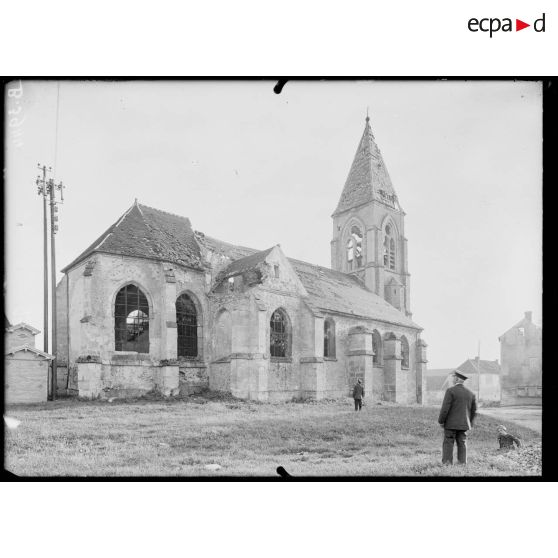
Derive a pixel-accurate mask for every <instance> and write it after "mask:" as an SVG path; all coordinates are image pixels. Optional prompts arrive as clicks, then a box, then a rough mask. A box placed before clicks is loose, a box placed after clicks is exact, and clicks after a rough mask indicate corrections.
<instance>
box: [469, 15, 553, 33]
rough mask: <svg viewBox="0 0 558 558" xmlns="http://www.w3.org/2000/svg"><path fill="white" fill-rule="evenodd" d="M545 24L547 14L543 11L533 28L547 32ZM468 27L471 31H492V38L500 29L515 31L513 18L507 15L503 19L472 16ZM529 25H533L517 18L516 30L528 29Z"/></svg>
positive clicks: (540, 31)
mask: <svg viewBox="0 0 558 558" xmlns="http://www.w3.org/2000/svg"><path fill="white" fill-rule="evenodd" d="M544 26H545V14H544V13H543V15H542V16H541V17H540V18H539V19H536V20H535V21H534V22H533V29H534V30H535V31H536V32H537V33H544V32H545V31H544ZM467 27H468V28H469V31H472V32H473V33H477V32H478V31H482V32H484V33H490V35H489V36H490V38H492V35H493V33H497V32H498V31H504V32H509V31H513V24H512V18H509V17H505V18H503V19H500V18H497V17H485V18H482V19H477V18H475V17H472V18H471V19H470V20H469V21H468V23H467ZM527 27H531V24H530V23H525V22H524V21H521V20H520V19H516V20H515V30H516V31H521V30H522V29H526V28H527Z"/></svg>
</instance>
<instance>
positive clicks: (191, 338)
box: [176, 294, 198, 358]
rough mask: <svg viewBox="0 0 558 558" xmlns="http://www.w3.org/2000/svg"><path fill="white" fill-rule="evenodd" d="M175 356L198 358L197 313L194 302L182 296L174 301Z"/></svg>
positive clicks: (184, 295)
mask: <svg viewBox="0 0 558 558" xmlns="http://www.w3.org/2000/svg"><path fill="white" fill-rule="evenodd" d="M176 327H177V355H178V356H179V357H190V358H192V357H197V356H198V312H197V310H196V305H195V304H194V301H193V300H192V299H191V298H190V297H189V296H188V295H187V294H182V295H180V296H179V297H178V298H177V299H176Z"/></svg>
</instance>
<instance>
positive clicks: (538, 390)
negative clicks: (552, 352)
mask: <svg viewBox="0 0 558 558" xmlns="http://www.w3.org/2000/svg"><path fill="white" fill-rule="evenodd" d="M498 340H499V341H500V360H501V363H502V404H503V405H540V404H542V327H540V326H538V325H536V324H534V323H533V317H532V312H525V316H524V318H523V319H522V320H521V321H519V322H518V323H517V324H515V325H514V326H513V327H512V328H510V329H508V331H506V332H505V333H504V334H502V335H501V336H500V337H499V338H498Z"/></svg>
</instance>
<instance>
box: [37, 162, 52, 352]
mask: <svg viewBox="0 0 558 558" xmlns="http://www.w3.org/2000/svg"><path fill="white" fill-rule="evenodd" d="M37 166H38V167H39V169H41V170H42V171H43V176H42V178H41V177H40V176H37V180H35V184H37V189H38V191H37V193H38V194H39V196H43V281H44V285H43V287H44V291H43V292H44V294H43V299H44V305H43V334H44V341H43V351H44V352H45V353H48V241H47V237H48V233H47V193H48V192H47V182H46V173H47V167H46V165H43V166H42V167H41V163H37ZM51 170H52V169H51V168H50V167H48V171H49V172H50V171H51Z"/></svg>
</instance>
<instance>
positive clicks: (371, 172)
mask: <svg viewBox="0 0 558 558" xmlns="http://www.w3.org/2000/svg"><path fill="white" fill-rule="evenodd" d="M372 200H376V201H379V202H381V203H384V204H386V205H388V206H389V207H392V208H394V209H401V207H400V206H399V202H398V201H397V195H396V194H395V190H394V189H393V185H392V183H391V178H390V177H389V174H388V171H387V168H386V166H385V163H384V160H383V158H382V154H381V153H380V149H379V148H378V146H377V145H376V142H375V141H374V134H373V132H372V128H371V127H370V116H369V114H368V109H367V110H366V123H365V126H364V132H363V134H362V138H361V139H360V143H359V144H358V148H357V151H356V153H355V157H354V159H353V164H352V165H351V169H350V171H349V175H348V177H347V180H346V182H345V186H344V188H343V192H342V193H341V198H340V199H339V203H338V204H337V209H336V210H335V212H334V215H336V214H338V213H342V212H343V211H346V210H348V209H352V208H353V207H357V206H359V205H363V204H365V203H369V202H371V201H372Z"/></svg>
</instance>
